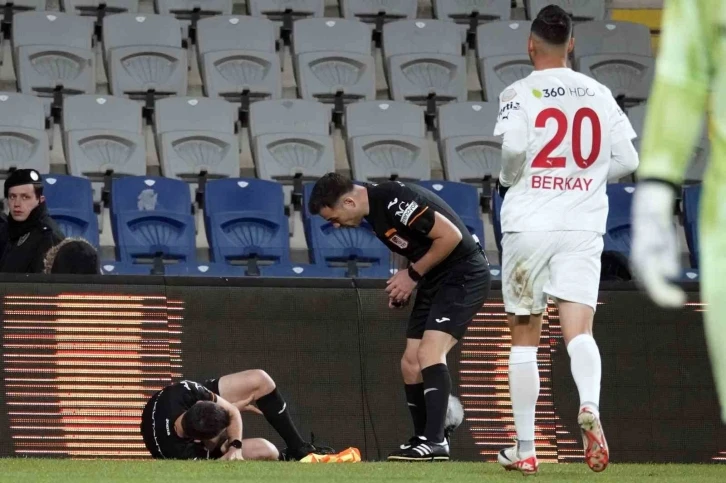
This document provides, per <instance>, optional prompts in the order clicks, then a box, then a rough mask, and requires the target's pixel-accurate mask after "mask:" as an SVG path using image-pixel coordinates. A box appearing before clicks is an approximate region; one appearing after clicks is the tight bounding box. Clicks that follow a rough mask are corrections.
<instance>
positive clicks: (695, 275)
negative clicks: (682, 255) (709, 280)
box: [678, 268, 701, 283]
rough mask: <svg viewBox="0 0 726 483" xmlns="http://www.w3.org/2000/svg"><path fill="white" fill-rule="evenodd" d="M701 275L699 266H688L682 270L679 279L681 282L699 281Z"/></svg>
mask: <svg viewBox="0 0 726 483" xmlns="http://www.w3.org/2000/svg"><path fill="white" fill-rule="evenodd" d="M700 277H701V274H700V272H699V271H698V269H697V268H686V269H683V270H682V271H681V277H680V278H679V279H678V281H679V282H685V283H687V282H698V281H699V279H700Z"/></svg>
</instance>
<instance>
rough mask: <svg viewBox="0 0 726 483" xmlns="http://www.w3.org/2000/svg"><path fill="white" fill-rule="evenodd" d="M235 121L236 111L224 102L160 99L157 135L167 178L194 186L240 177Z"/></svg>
mask: <svg viewBox="0 0 726 483" xmlns="http://www.w3.org/2000/svg"><path fill="white" fill-rule="evenodd" d="M236 122H237V109H236V108H235V107H234V105H232V104H231V103H229V102H226V101H224V100H222V99H208V98H205V97H199V98H197V97H169V98H166V99H162V100H160V101H159V102H158V103H157V104H156V113H155V116H154V132H155V135H156V145H157V147H158V150H159V160H160V161H161V171H162V173H163V174H164V176H167V177H170V178H178V179H182V180H184V181H186V182H194V183H196V182H198V181H200V182H201V180H202V178H204V179H206V178H219V177H237V176H239V154H240V146H239V137H238V135H237V132H236V129H235V126H236ZM200 188H201V186H200Z"/></svg>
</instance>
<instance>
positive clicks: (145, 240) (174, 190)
mask: <svg viewBox="0 0 726 483" xmlns="http://www.w3.org/2000/svg"><path fill="white" fill-rule="evenodd" d="M191 203H192V200H191V196H190V194H189V188H188V187H187V185H186V183H184V182H183V181H180V180H175V179H170V178H160V177H150V176H126V177H123V178H116V179H114V180H113V189H112V190H111V228H112V231H113V235H114V240H115V241H116V258H117V259H118V260H120V261H122V262H129V263H131V262H134V261H136V260H139V259H146V260H149V259H154V260H155V262H156V261H157V260H163V259H172V260H177V261H182V262H193V261H195V259H196V247H195V228H194V217H193V216H192V214H191Z"/></svg>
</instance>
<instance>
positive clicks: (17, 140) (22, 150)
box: [0, 92, 50, 188]
mask: <svg viewBox="0 0 726 483" xmlns="http://www.w3.org/2000/svg"><path fill="white" fill-rule="evenodd" d="M24 168H32V169H36V170H38V171H39V172H40V173H47V172H48V171H49V170H50V154H49V151H48V133H47V132H46V130H45V112H44V107H43V101H41V100H40V99H39V98H37V97H35V96H30V95H25V94H18V93H15V92H0V178H2V179H5V178H7V177H8V173H9V171H11V170H13V169H24ZM2 184H3V185H4V182H3V183H2ZM0 188H2V186H0Z"/></svg>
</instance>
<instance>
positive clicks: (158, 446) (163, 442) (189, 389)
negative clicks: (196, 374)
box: [141, 381, 222, 460]
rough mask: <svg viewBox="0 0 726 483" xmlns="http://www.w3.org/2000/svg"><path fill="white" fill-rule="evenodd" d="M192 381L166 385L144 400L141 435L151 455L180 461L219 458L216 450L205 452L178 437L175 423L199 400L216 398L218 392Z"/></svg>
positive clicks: (200, 445)
mask: <svg viewBox="0 0 726 483" xmlns="http://www.w3.org/2000/svg"><path fill="white" fill-rule="evenodd" d="M206 385H207V382H205V383H204V385H202V384H199V383H196V382H194V381H181V382H177V383H176V384H172V385H170V386H167V387H165V388H164V389H162V390H161V391H159V392H157V393H156V394H154V395H153V396H152V397H151V399H149V401H148V402H147V403H146V406H145V407H144V411H143V414H142V415H141V435H142V436H143V438H144V444H145V445H146V449H148V450H149V453H151V456H152V457H153V458H158V459H179V460H206V459H218V458H220V457H221V456H222V454H221V452H219V451H218V450H215V451H211V452H210V451H208V450H207V449H206V448H205V447H204V445H203V444H202V443H195V442H194V441H193V440H192V439H189V438H181V437H179V436H178V435H177V434H176V430H175V429H174V423H176V420H177V419H178V418H179V416H181V415H182V414H184V413H185V412H186V411H187V410H189V409H190V408H191V407H192V406H194V405H195V404H196V403H197V402H198V401H212V402H216V401H217V395H216V394H215V393H214V392H212V391H211V390H210V389H209V388H208V387H206Z"/></svg>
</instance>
